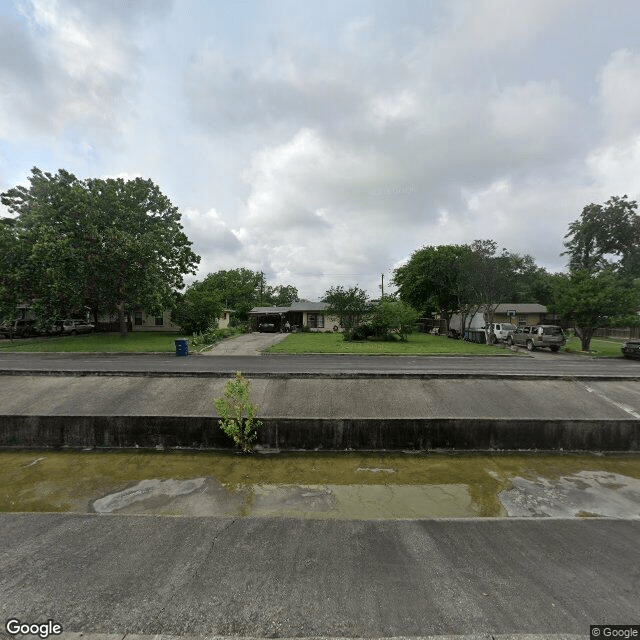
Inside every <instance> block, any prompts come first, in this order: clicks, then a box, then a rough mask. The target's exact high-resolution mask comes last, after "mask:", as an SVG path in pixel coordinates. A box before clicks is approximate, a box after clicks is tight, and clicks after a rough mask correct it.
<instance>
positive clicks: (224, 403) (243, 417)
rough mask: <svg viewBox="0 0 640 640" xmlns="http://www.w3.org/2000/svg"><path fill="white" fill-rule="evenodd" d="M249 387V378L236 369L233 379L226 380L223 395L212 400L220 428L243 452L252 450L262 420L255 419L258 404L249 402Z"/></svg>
mask: <svg viewBox="0 0 640 640" xmlns="http://www.w3.org/2000/svg"><path fill="white" fill-rule="evenodd" d="M250 387H251V383H250V382H249V380H246V379H245V378H244V377H243V375H242V373H240V371H237V372H236V377H235V379H234V380H228V381H227V384H226V385H225V387H224V396H223V397H222V398H218V399H217V400H214V402H213V403H214V405H215V407H216V411H217V412H218V415H219V416H220V428H221V429H222V430H223V431H224V432H225V433H226V434H227V435H228V436H229V437H230V438H231V439H232V440H233V441H234V442H235V443H236V445H237V446H239V447H241V448H242V450H243V451H244V452H245V453H250V452H251V451H253V443H254V441H255V440H256V438H257V437H258V429H259V428H260V427H262V422H260V420H256V419H255V415H256V413H257V412H258V406H257V405H253V404H251V403H250V402H249V391H250Z"/></svg>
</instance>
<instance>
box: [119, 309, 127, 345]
mask: <svg viewBox="0 0 640 640" xmlns="http://www.w3.org/2000/svg"><path fill="white" fill-rule="evenodd" d="M118 324H119V325H120V337H121V338H126V337H127V318H126V316H125V314H124V300H122V301H121V302H119V303H118Z"/></svg>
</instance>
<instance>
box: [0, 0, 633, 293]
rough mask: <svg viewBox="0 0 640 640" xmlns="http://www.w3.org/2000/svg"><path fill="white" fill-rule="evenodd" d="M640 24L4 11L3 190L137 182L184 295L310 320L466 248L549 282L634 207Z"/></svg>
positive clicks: (170, 5)
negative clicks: (402, 271)
mask: <svg viewBox="0 0 640 640" xmlns="http://www.w3.org/2000/svg"><path fill="white" fill-rule="evenodd" d="M638 25H640V3H638V2H637V0H449V1H445V0H415V1H414V0H385V1H383V0H367V1H363V0H348V1H346V2H345V0H322V1H320V0H296V1H293V0H173V1H172V0H0V192H1V191H6V190H7V189H9V188H11V187H14V186H16V185H18V184H28V182H27V177H28V176H29V174H30V172H31V168H32V167H34V166H37V167H38V168H40V169H42V170H43V171H50V172H56V171H57V170H58V169H61V168H62V169H66V170H68V171H71V172H72V173H74V174H75V175H76V176H77V177H78V178H90V177H102V178H106V177H123V178H125V179H128V178H134V177H136V176H142V177H143V178H145V179H146V178H150V179H151V180H153V181H154V182H155V183H156V184H157V185H158V186H159V187H160V189H161V190H162V191H163V193H165V194H166V195H167V196H168V197H169V198H170V199H171V201H172V203H173V204H174V205H176V206H177V207H178V208H179V210H180V211H181V213H182V223H183V225H184V229H185V232H186V234H187V236H188V237H189V239H190V240H191V241H192V242H193V249H194V250H195V251H196V253H198V254H199V255H200V256H201V257H202V260H201V262H200V265H199V272H198V274H197V276H195V277H196V278H198V279H202V278H203V277H204V276H206V274H207V273H210V272H212V271H217V270H219V269H233V268H237V267H246V268H249V269H253V270H255V271H263V272H264V273H265V275H266V279H267V282H268V283H269V284H271V285H278V284H293V285H294V286H296V287H297V288H298V291H299V295H300V296H301V297H302V298H305V299H308V300H319V299H320V298H322V296H323V295H324V293H325V292H326V290H327V289H328V288H330V287H332V286H336V285H342V286H345V287H352V286H355V285H357V286H359V287H361V288H363V289H365V290H366V291H367V292H368V293H369V295H370V296H371V297H373V298H375V297H378V296H379V294H380V284H381V281H382V275H383V274H384V282H385V292H388V291H391V290H393V287H392V286H390V285H391V280H392V276H393V270H394V269H395V268H397V267H398V266H400V265H401V264H403V263H405V262H406V261H407V260H408V259H409V257H410V256H411V254H412V253H413V252H414V251H416V250H418V249H420V248H421V247H423V246H433V245H440V244H465V243H471V242H473V240H475V239H485V238H490V239H493V240H495V241H496V242H497V243H498V247H499V248H502V247H504V248H506V249H507V250H509V251H512V252H517V253H521V254H530V255H532V256H533V257H534V258H535V260H536V263H537V264H538V265H539V266H543V267H545V268H547V269H549V270H550V271H560V270H563V269H565V266H566V262H567V258H566V256H561V255H560V254H561V253H562V251H563V250H564V247H563V241H564V236H565V234H566V233H567V228H568V225H569V223H570V222H572V221H574V220H576V219H577V218H578V217H579V216H580V212H581V211H582V209H583V207H584V206H586V205H587V204H589V203H592V202H596V203H604V202H605V201H606V200H608V199H609V198H610V197H611V196H612V195H619V196H622V195H625V194H626V195H628V196H629V197H630V198H631V199H640V29H638ZM2 215H7V211H6V209H4V208H3V207H2V205H0V216H2Z"/></svg>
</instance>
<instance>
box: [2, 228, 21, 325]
mask: <svg viewBox="0 0 640 640" xmlns="http://www.w3.org/2000/svg"><path fill="white" fill-rule="evenodd" d="M22 262H23V261H22V257H21V246H20V243H19V241H18V237H17V234H16V225H15V220H14V219H13V218H0V322H6V323H7V324H9V325H11V324H12V323H13V321H14V320H16V319H17V305H18V303H19V302H20V299H19V297H18V286H17V283H18V270H19V268H20V265H21V264H22Z"/></svg>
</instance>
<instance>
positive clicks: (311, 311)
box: [248, 302, 342, 331]
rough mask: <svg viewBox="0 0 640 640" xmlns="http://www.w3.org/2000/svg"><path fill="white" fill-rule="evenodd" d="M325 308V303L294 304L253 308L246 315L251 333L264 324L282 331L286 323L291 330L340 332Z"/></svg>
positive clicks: (335, 319) (333, 318) (336, 320)
mask: <svg viewBox="0 0 640 640" xmlns="http://www.w3.org/2000/svg"><path fill="white" fill-rule="evenodd" d="M326 308H327V303H326V302H294V303H292V304H291V305H289V306H288V307H254V308H253V309H251V311H249V314H248V315H249V323H250V326H251V330H252V331H256V330H257V328H258V325H260V324H262V323H265V322H268V323H272V324H275V326H276V329H277V330H278V331H284V327H285V324H286V323H287V322H289V325H290V326H291V330H294V329H297V328H299V327H303V326H305V325H306V326H308V327H309V329H311V331H341V330H342V327H341V326H340V322H339V321H338V319H337V318H335V317H333V316H328V315H327V314H326V313H325V310H326Z"/></svg>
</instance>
